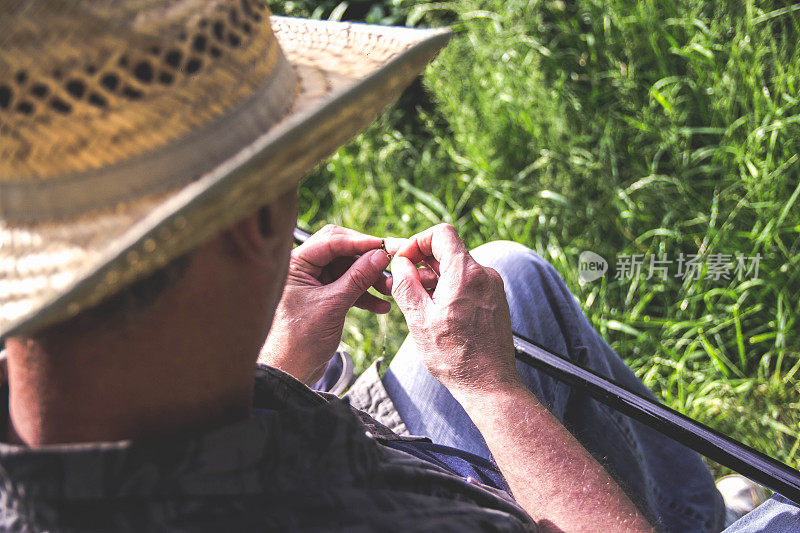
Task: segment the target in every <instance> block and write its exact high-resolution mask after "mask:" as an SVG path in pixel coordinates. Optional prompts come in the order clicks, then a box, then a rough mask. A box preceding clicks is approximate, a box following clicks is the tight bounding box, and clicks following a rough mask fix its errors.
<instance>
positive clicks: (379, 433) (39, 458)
mask: <svg viewBox="0 0 800 533" xmlns="http://www.w3.org/2000/svg"><path fill="white" fill-rule="evenodd" d="M3 399H5V397H3ZM254 403H255V407H256V408H257V409H261V410H269V411H267V412H264V411H261V412H257V414H256V415H255V416H253V417H252V418H250V419H247V420H242V421H239V422H236V423H233V424H231V425H228V426H226V427H223V428H220V429H217V430H213V431H209V432H207V433H204V434H192V435H186V436H182V437H176V436H171V437H165V438H159V439H153V440H149V441H135V442H130V441H120V442H110V443H90V444H72V445H52V446H45V447H42V448H37V449H27V448H23V447H20V446H12V445H8V444H0V529H1V530H3V531H52V532H56V531H332V530H344V531H376V530H377V531H410V530H413V531H437V532H438V531H458V532H462V531H463V532H469V531H535V530H536V526H535V524H534V523H533V522H532V521H531V520H530V518H529V517H528V515H527V514H526V513H525V512H524V511H523V510H522V509H521V508H520V507H519V506H518V505H517V504H516V503H514V501H513V500H512V499H511V498H510V497H509V496H508V494H506V493H504V492H503V491H502V490H498V489H494V488H491V487H487V486H484V485H482V484H480V483H479V482H478V481H481V479H484V478H481V477H480V476H482V475H484V473H479V471H481V469H482V468H483V467H484V466H486V465H483V464H480V463H476V465H475V468H477V469H478V470H476V476H471V477H473V479H472V480H466V479H465V478H464V477H463V476H461V475H458V474H457V473H456V472H457V469H452V468H450V467H449V466H448V465H447V464H446V463H445V464H439V463H437V460H435V458H437V457H438V458H439V459H441V458H442V455H439V453H440V452H443V451H442V450H439V449H437V448H436V447H435V446H434V445H427V444H409V443H416V442H421V441H420V440H419V439H415V438H409V437H398V436H397V435H395V434H394V433H392V432H391V430H389V429H388V428H386V427H385V426H382V425H381V424H379V423H378V422H376V421H374V420H373V419H371V418H370V417H369V416H368V415H366V414H364V413H362V412H360V411H357V410H355V409H354V408H351V407H350V406H349V405H348V404H347V403H346V402H345V401H342V400H339V399H338V398H331V397H329V396H325V395H322V394H318V393H315V392H313V391H311V390H310V389H308V388H307V387H305V386H304V385H302V384H301V383H300V382H298V381H296V380H294V379H293V378H291V377H289V376H288V375H286V374H283V373H282V372H280V371H277V370H275V369H271V368H269V367H259V368H258V369H257V371H256V382H255V402H254ZM0 412H2V411H0ZM5 412H7V410H6V411H5ZM407 446H412V451H415V452H419V450H421V449H425V448H427V451H424V453H423V456H424V454H425V453H434V456H433V457H431V458H430V459H431V460H430V461H425V460H422V459H420V458H418V457H414V456H413V455H411V454H409V453H407V451H409V450H408V449H405V451H403V450H404V447H407ZM431 446H433V448H431ZM445 451H446V450H445ZM415 455H419V453H415ZM444 455H447V453H445V454H444ZM455 457H456V460H457V461H463V462H469V461H468V460H467V459H465V458H464V457H461V456H458V454H456V455H455ZM431 461H432V462H431ZM490 470H491V469H490ZM485 475H488V476H490V477H489V478H485V480H486V481H491V479H490V478H491V472H490V471H487V472H485ZM474 480H477V481H474Z"/></svg>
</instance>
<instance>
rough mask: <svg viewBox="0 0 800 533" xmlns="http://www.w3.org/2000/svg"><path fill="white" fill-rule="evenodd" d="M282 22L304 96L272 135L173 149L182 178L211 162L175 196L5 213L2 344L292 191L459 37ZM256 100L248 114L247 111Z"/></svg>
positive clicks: (0, 274)
mask: <svg viewBox="0 0 800 533" xmlns="http://www.w3.org/2000/svg"><path fill="white" fill-rule="evenodd" d="M271 19H272V27H273V31H274V32H275V35H276V37H277V39H278V41H279V43H280V45H281V48H282V50H283V53H284V55H285V56H286V59H287V60H288V62H289V63H290V64H291V66H292V67H293V68H294V70H295V71H296V73H297V76H298V79H299V84H298V90H299V93H298V94H297V96H296V99H295V101H294V103H293V105H292V107H291V109H290V111H289V113H288V114H287V115H286V116H285V117H284V118H283V119H281V120H280V121H279V122H277V123H276V124H274V125H273V126H272V127H271V128H269V129H268V130H267V131H265V132H261V133H260V134H258V135H253V136H251V137H249V138H245V139H241V141H240V143H241V144H240V146H238V147H237V148H236V149H235V150H233V152H232V153H233V155H227V156H225V157H221V156H220V151H219V150H217V149H216V148H215V147H216V144H217V142H216V141H215V139H218V138H219V137H220V136H231V137H232V138H236V139H239V138H240V137H241V134H239V135H238V137H237V132H236V131H235V130H236V124H235V123H234V124H232V123H231V121H230V116H228V117H226V118H227V119H228V120H225V119H221V120H219V121H218V122H217V127H218V130H217V131H216V132H214V131H213V129H212V130H210V131H211V133H212V134H211V135H209V134H208V132H209V130H208V128H207V129H206V134H205V135H203V136H199V137H197V138H195V139H193V140H192V142H191V143H189V144H188V145H187V143H186V142H184V143H174V146H172V147H170V146H168V147H166V148H165V150H166V152H165V151H162V154H161V155H162V156H163V155H165V154H166V155H170V152H169V151H170V150H174V151H175V152H174V156H175V157H172V158H169V157H167V158H166V159H167V160H169V161H170V165H171V168H170V172H171V173H173V174H177V175H180V174H179V173H180V172H181V165H182V164H183V162H182V161H183V159H186V161H185V164H186V165H187V168H185V169H183V170H184V171H185V172H186V174H187V175H188V174H190V173H192V172H196V170H197V168H198V159H197V157H196V155H197V154H201V155H202V158H201V159H200V160H199V163H200V164H201V166H203V167H204V168H205V169H207V170H205V171H204V172H203V173H202V175H201V176H200V177H199V178H198V179H195V180H193V181H191V182H190V183H188V184H186V185H183V186H181V187H179V188H175V189H174V190H171V191H169V192H167V193H159V194H154V195H150V196H146V197H144V198H136V199H135V200H132V201H131V202H128V203H124V202H122V203H118V204H115V205H113V206H107V208H106V209H102V210H99V211H97V210H96V211H94V212H92V213H89V214H86V215H84V216H79V217H72V218H67V219H65V220H56V221H52V222H48V223H42V224H32V225H25V224H23V225H14V224H11V223H9V222H7V221H3V220H0V339H4V338H7V337H9V336H12V335H26V334H33V333H35V332H37V331H40V330H41V329H43V328H46V327H48V326H51V325H54V324H57V323H59V322H62V321H64V320H67V319H69V318H71V317H74V316H76V315H78V314H79V313H81V312H82V311H84V310H86V309H88V308H91V307H94V306H96V305H97V304H99V303H101V302H103V301H104V300H106V299H107V298H109V297H110V296H112V295H114V294H116V293H117V292H119V291H120V290H121V289H122V288H124V287H126V286H128V285H129V284H131V283H133V282H134V281H136V280H138V279H141V278H143V277H145V276H147V275H148V274H150V273H152V272H153V271H155V270H156V269H158V268H160V267H161V266H163V265H165V264H166V263H168V262H169V261H170V260H172V259H174V258H176V257H178V256H179V255H181V254H183V253H186V252H187V251H189V250H191V249H193V248H195V247H197V246H198V245H200V244H202V243H203V242H205V241H207V240H208V239H210V238H211V237H213V236H215V235H217V234H218V233H219V232H220V231H222V230H223V229H225V228H227V227H230V226H231V225H232V224H233V223H235V222H236V221H238V220H240V219H241V218H243V217H244V216H247V215H248V214H250V213H252V212H253V211H255V210H256V209H258V207H260V206H262V205H264V204H265V203H267V202H268V201H269V200H270V199H272V198H275V197H277V196H278V195H280V194H282V193H284V192H286V191H287V190H289V188H291V187H293V186H294V185H295V184H296V183H297V182H298V181H299V180H300V179H301V178H302V177H303V176H304V175H305V174H306V173H307V172H308V171H309V170H311V169H312V168H313V167H314V166H316V165H317V164H318V163H319V162H320V161H321V160H323V159H325V158H326V157H328V156H329V155H331V154H332V153H333V152H334V151H335V150H336V149H337V148H338V147H340V146H341V145H342V144H344V143H346V142H347V141H348V140H350V139H351V138H352V137H354V136H355V135H356V134H357V133H359V132H360V131H361V130H362V129H363V128H364V127H366V126H367V125H368V124H369V123H370V122H371V121H372V120H374V118H375V117H376V116H377V115H378V113H379V112H380V111H381V110H382V109H383V108H384V107H386V105H388V104H389V103H391V102H392V101H393V100H394V99H396V97H397V96H398V95H399V94H400V92H401V91H402V90H403V89H404V88H405V87H406V86H407V85H408V84H409V83H410V82H411V81H412V80H413V79H414V77H416V76H417V75H418V74H419V72H420V71H421V70H422V69H423V68H424V67H425V65H426V64H427V63H428V62H429V61H430V60H431V59H432V58H433V57H434V56H435V55H436V53H437V52H438V51H439V50H440V49H441V48H442V47H443V46H444V45H445V44H446V43H447V41H448V39H449V37H450V33H449V31H447V30H445V29H434V30H422V29H411V28H396V27H386V26H373V25H366V24H352V23H341V22H328V21H313V20H306V19H297V18H287V17H271ZM248 105H251V104H249V103H244V104H243V105H242V106H240V107H239V108H238V109H236V110H235V112H236V113H237V115H238V116H240V117H247V115H248V113H249V112H251V110H249V109H248V108H247V106H248ZM252 112H256V111H255V110H252ZM212 126H213V125H212ZM186 153H192V154H194V155H193V157H192V158H182V157H181V154H186ZM145 168H146V167H145Z"/></svg>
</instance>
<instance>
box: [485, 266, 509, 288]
mask: <svg viewBox="0 0 800 533" xmlns="http://www.w3.org/2000/svg"><path fill="white" fill-rule="evenodd" d="M485 271H486V274H487V275H488V276H489V281H490V282H491V284H492V285H493V286H495V287H503V286H504V285H505V284H504V283H503V276H501V275H500V273H499V272H498V271H497V270H495V269H493V268H492V267H485Z"/></svg>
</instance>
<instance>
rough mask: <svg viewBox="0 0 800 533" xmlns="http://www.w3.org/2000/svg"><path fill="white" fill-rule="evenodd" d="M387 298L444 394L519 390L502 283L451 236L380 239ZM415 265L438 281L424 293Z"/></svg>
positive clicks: (442, 229) (439, 230)
mask: <svg viewBox="0 0 800 533" xmlns="http://www.w3.org/2000/svg"><path fill="white" fill-rule="evenodd" d="M386 248H387V251H388V252H389V253H390V254H393V255H395V258H394V260H393V261H392V275H393V277H394V281H393V286H392V296H393V297H394V299H395V301H396V302H397V304H398V305H399V306H400V309H401V310H402V311H403V315H405V318H406V322H407V323H408V328H409V331H410V335H411V339H412V340H413V341H414V344H415V345H416V348H417V352H418V353H419V355H420V357H421V358H422V362H423V364H424V365H425V366H426V368H427V369H428V370H429V371H430V372H431V374H432V375H433V376H434V377H435V378H436V379H437V380H439V381H440V382H441V383H442V384H443V385H444V386H445V387H447V388H448V389H449V390H450V391H451V392H453V393H454V395H455V394H457V392H458V391H460V390H470V391H472V392H474V391H480V390H486V391H489V390H494V389H498V388H503V387H507V386H509V385H512V386H516V385H519V384H520V378H519V374H518V373H517V369H516V363H515V359H514V344H513V340H512V334H511V317H510V313H509V309H508V302H507V300H506V296H505V292H504V290H503V280H502V278H501V277H500V274H498V273H497V271H495V270H493V269H491V268H487V267H483V266H481V265H479V264H478V263H477V262H476V261H475V260H474V259H473V258H472V256H470V255H469V252H468V251H467V249H466V246H465V245H464V243H463V242H462V241H461V239H460V238H459V236H458V234H457V233H456V231H455V229H454V228H453V227H452V226H450V225H448V224H441V225H438V226H435V227H433V228H430V229H428V230H425V231H423V232H421V233H419V234H417V235H415V236H413V237H411V238H410V239H408V240H400V239H388V240H387V242H386ZM416 265H425V266H427V267H429V268H430V269H432V270H433V271H435V272H436V273H437V274H438V276H439V279H438V282H437V284H436V288H435V289H434V290H432V291H429V290H426V289H425V287H424V286H423V284H422V283H421V279H420V272H421V271H420V270H418V269H417V267H416Z"/></svg>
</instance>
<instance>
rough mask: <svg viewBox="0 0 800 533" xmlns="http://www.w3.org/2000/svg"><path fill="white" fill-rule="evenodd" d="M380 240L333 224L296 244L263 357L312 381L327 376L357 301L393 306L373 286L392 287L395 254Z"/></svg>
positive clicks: (371, 306) (376, 309) (378, 308)
mask: <svg viewBox="0 0 800 533" xmlns="http://www.w3.org/2000/svg"><path fill="white" fill-rule="evenodd" d="M380 246H381V239H379V238H377V237H372V236H370V235H364V234H361V233H358V232H357V231H353V230H350V229H346V228H340V227H338V226H333V225H328V226H325V227H324V228H322V229H321V230H320V231H318V232H317V233H315V234H314V235H312V236H311V237H310V238H309V239H308V240H307V241H306V242H305V243H303V244H302V245H300V246H298V247H297V248H295V249H294V250H293V251H292V256H291V259H290V261H289V272H288V274H287V277H286V285H285V287H284V289H283V296H282V297H281V301H280V303H279V304H278V309H277V310H276V312H275V318H274V320H273V322H272V328H271V329H270V332H269V336H268V337H267V342H266V343H265V344H264V348H263V349H262V351H261V355H260V356H259V359H258V360H259V362H261V363H264V364H267V365H270V366H274V367H276V368H280V369H281V370H283V371H284V372H287V373H289V374H291V375H292V376H294V377H295V378H297V379H299V380H300V381H302V382H303V383H305V384H307V385H312V384H314V383H315V382H316V381H317V380H318V379H319V378H320V377H322V374H323V373H324V371H325V367H326V365H327V364H328V361H329V360H330V358H331V356H332V355H333V354H334V353H335V351H336V348H337V347H338V345H339V342H340V341H341V338H342V329H343V328H344V318H345V315H346V314H347V311H348V310H349V309H350V308H351V307H353V306H356V307H360V308H362V309H367V310H369V311H372V312H373V313H387V312H389V308H390V304H389V302H387V301H385V300H381V299H380V298H377V297H375V296H373V295H372V294H369V293H368V292H367V290H368V289H369V288H370V287H375V288H376V289H377V290H378V291H380V292H381V293H383V294H387V295H388V294H389V291H390V287H389V284H388V283H387V280H386V279H385V278H384V276H382V275H381V273H382V272H383V270H384V269H385V268H386V267H387V265H388V264H389V258H388V257H387V255H386V253H385V252H384V251H383V250H381V249H379V248H380ZM355 256H360V257H358V258H357V259H355Z"/></svg>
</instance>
